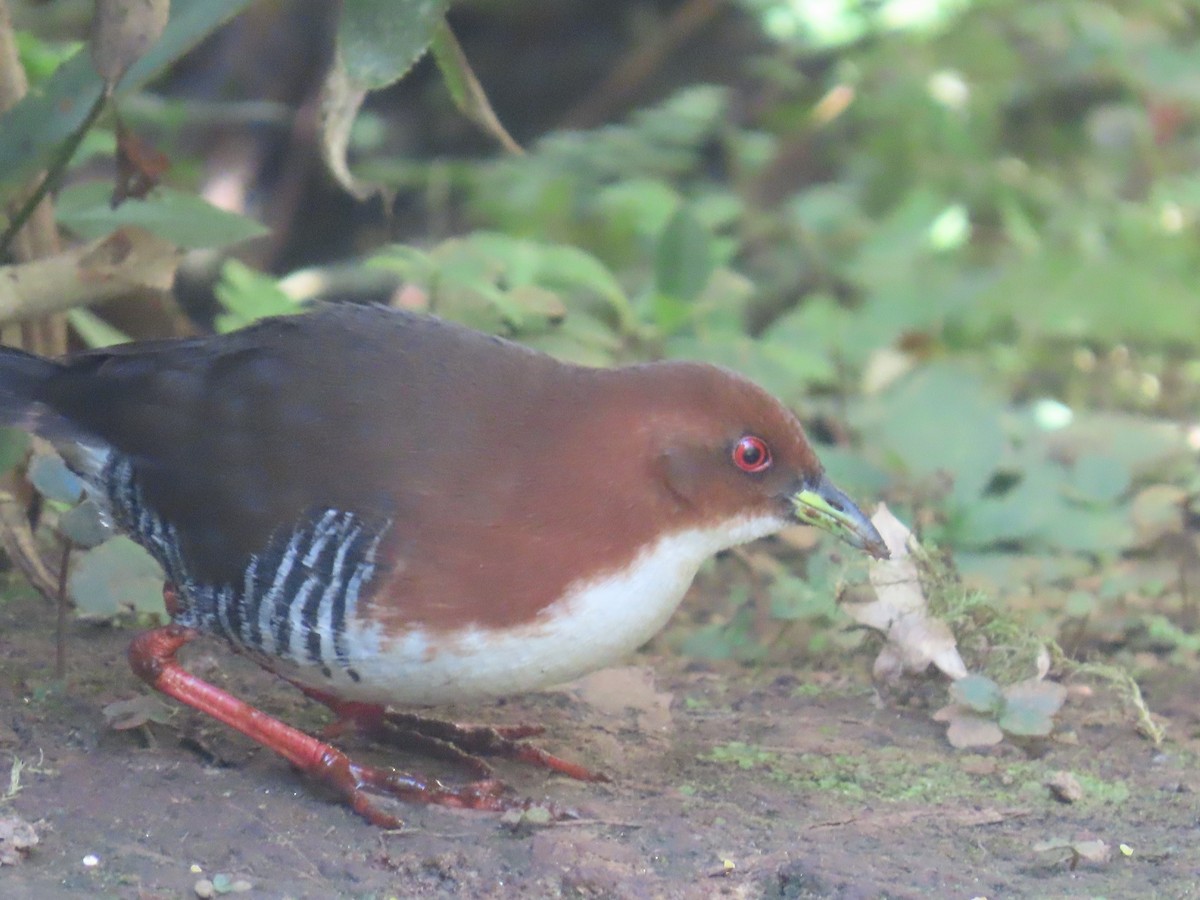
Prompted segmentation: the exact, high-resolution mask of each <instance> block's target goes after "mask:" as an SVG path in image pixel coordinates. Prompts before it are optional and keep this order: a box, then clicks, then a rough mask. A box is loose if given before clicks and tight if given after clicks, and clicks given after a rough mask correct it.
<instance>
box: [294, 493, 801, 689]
mask: <svg viewBox="0 0 1200 900" xmlns="http://www.w3.org/2000/svg"><path fill="white" fill-rule="evenodd" d="M784 524H786V523H785V522H784V521H783V520H782V519H781V518H778V517H776V516H755V517H752V518H746V517H743V518H739V519H734V520H730V521H727V522H723V523H720V524H718V525H714V526H710V527H707V528H696V529H689V530H687V531H680V532H676V533H674V534H671V535H668V536H666V537H664V538H661V539H660V540H658V541H657V542H656V543H654V544H652V545H650V546H649V547H647V548H646V549H644V550H643V551H642V553H641V554H639V556H638V557H637V558H636V559H635V560H634V561H633V563H632V564H630V565H629V566H627V567H626V568H624V569H621V570H620V571H615V572H611V573H609V574H607V575H605V576H602V577H600V578H597V579H593V580H591V581H587V582H579V583H576V584H574V585H572V586H571V587H570V588H569V589H568V591H567V592H566V594H564V596H563V597H562V598H561V599H559V600H558V601H556V602H555V603H554V604H553V605H551V606H550V607H548V608H547V609H546V610H544V611H543V612H542V613H541V615H539V616H538V618H537V620H536V621H534V622H531V623H529V624H527V625H523V626H521V627H520V628H515V629H506V630H504V631H500V630H494V629H486V628H479V627H476V626H472V627H470V628H464V629H462V630H460V631H457V632H450V633H444V632H442V633H436V634H435V633H431V632H425V631H421V630H414V631H409V632H408V633H407V634H405V635H403V636H401V637H397V638H388V637H384V636H383V635H382V634H381V632H380V629H379V628H378V626H373V627H371V628H361V627H360V628H357V629H352V630H351V631H350V632H349V633H348V634H347V638H348V641H347V644H348V649H349V650H350V655H351V657H352V659H351V663H352V666H353V668H355V669H356V670H358V672H359V673H361V675H362V679H361V682H357V683H356V682H352V681H350V680H349V679H343V678H341V677H338V674H337V673H335V675H334V680H335V681H336V682H337V691H338V693H339V695H342V696H345V697H347V698H348V699H360V700H363V701H366V702H373V703H389V704H395V705H404V704H417V705H423V704H431V705H432V704H439V703H453V702H458V701H462V700H470V699H473V698H478V697H486V696H499V695H504V694H514V693H520V692H522V691H528V690H532V689H534V688H540V687H546V686H548V685H552V684H558V683H561V682H563V681H569V680H570V679H572V678H576V677H578V676H580V675H583V674H586V673H587V672H591V671H594V670H595V669H599V668H602V667H603V666H605V665H608V664H610V663H612V662H614V661H616V660H619V659H620V658H621V657H622V656H624V655H625V654H626V653H629V652H630V651H632V650H634V649H636V648H637V647H639V646H641V645H642V644H644V643H645V642H646V641H648V640H649V639H650V638H651V637H652V636H653V635H654V634H656V633H657V632H658V631H659V630H660V629H661V628H662V627H663V625H665V624H666V622H667V619H669V618H670V616H671V613H673V612H674V611H675V609H676V607H678V606H679V602H680V600H682V599H683V595H684V594H685V593H686V592H687V589H688V587H689V586H690V585H691V583H692V579H693V578H694V577H695V576H696V572H697V570H698V569H699V568H700V564H701V563H703V562H704V560H706V559H708V558H709V557H710V556H712V555H713V554H715V553H717V552H719V551H721V550H725V549H727V548H729V547H732V546H734V545H736V544H741V543H745V542H746V541H751V540H754V539H755V538H759V537H763V536H764V535H767V534H771V533H772V532H775V531H778V530H779V529H780V528H781V527H783V525H784ZM296 674H297V675H299V676H300V677H301V678H303V679H304V680H306V681H307V680H310V679H311V678H312V677H313V675H315V673H296ZM318 677H319V676H318ZM314 683H318V682H314ZM329 683H330V682H328V681H326V682H324V685H325V686H328V685H329ZM368 685H369V686H370V687H369V688H368V687H367V686H368Z"/></svg>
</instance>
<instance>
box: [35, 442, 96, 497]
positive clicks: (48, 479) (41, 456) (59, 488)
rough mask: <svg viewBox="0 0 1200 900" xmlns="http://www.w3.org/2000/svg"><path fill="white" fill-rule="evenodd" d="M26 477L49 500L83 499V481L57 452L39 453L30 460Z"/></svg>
mask: <svg viewBox="0 0 1200 900" xmlns="http://www.w3.org/2000/svg"><path fill="white" fill-rule="evenodd" d="M25 477H26V478H28V479H29V483H30V484H32V485H33V486H34V488H36V489H37V492H38V493H39V494H41V495H42V496H43V497H45V498H47V499H48V500H57V501H59V502H60V503H72V504H73V503H78V502H79V501H80V500H82V499H83V481H82V479H80V477H79V476H78V475H76V474H75V473H74V472H72V471H71V470H70V469H68V468H67V464H66V463H65V462H63V458H62V457H61V456H59V455H58V454H57V453H38V454H37V455H35V456H34V457H33V459H31V460H30V461H29V468H28V469H26V470H25Z"/></svg>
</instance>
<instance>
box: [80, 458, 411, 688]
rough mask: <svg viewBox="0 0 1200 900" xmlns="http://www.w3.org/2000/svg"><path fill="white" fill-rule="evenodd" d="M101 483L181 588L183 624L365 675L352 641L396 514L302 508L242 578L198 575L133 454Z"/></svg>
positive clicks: (124, 524)
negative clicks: (366, 515)
mask: <svg viewBox="0 0 1200 900" xmlns="http://www.w3.org/2000/svg"><path fill="white" fill-rule="evenodd" d="M100 488H101V489H102V491H103V493H104V495H105V496H106V498H107V500H108V504H109V506H110V508H111V510H112V513H113V516H114V518H115V519H116V521H117V524H118V525H119V526H120V527H121V528H123V529H124V530H125V531H126V532H127V533H128V534H130V535H131V536H132V537H133V538H134V539H135V540H137V541H138V543H140V544H142V546H144V547H145V548H146V549H147V550H148V551H149V552H150V554H151V555H152V556H153V557H154V558H155V559H156V560H157V561H158V563H159V564H160V565H161V566H162V567H163V570H164V572H165V573H166V576H167V579H168V580H169V581H171V582H172V583H173V584H174V585H175V586H176V589H177V590H178V591H179V593H180V598H181V601H182V602H181V609H180V612H179V613H178V614H177V615H176V617H175V618H176V621H178V622H179V623H180V624H183V625H188V626H191V627H195V628H200V629H202V630H204V631H208V632H211V633H213V634H215V635H217V636H219V637H223V638H225V639H226V640H228V641H230V642H231V643H233V644H235V645H237V646H240V647H243V648H245V649H246V650H250V651H254V652H256V653H261V654H263V655H265V656H269V657H279V658H281V659H284V660H287V661H289V662H292V663H296V664H298V665H303V666H318V667H320V668H321V669H322V670H323V671H324V672H326V674H327V675H330V674H331V667H332V666H337V667H338V668H339V669H341V670H342V671H343V672H344V673H345V674H346V675H347V676H348V677H349V678H351V679H352V680H355V681H357V680H358V677H359V676H358V673H357V672H356V671H355V670H354V668H353V664H352V660H351V658H350V654H349V650H348V647H347V641H346V629H347V623H348V622H349V621H350V620H351V619H353V617H354V615H355V612H356V609H357V606H358V601H359V599H360V597H361V596H362V592H363V590H364V589H365V588H366V587H367V586H368V585H369V584H370V581H371V578H372V576H373V575H374V573H375V553H376V551H377V550H378V548H379V542H380V541H381V540H382V539H383V536H384V534H386V532H387V530H388V528H390V527H391V524H392V523H391V520H384V521H383V522H382V523H380V524H379V525H377V526H376V527H368V523H366V522H364V521H363V520H362V519H361V518H360V517H359V516H356V515H355V514H354V513H351V512H345V511H341V510H335V509H327V510H324V511H321V512H320V513H319V514H318V515H314V516H311V517H305V518H304V519H302V520H301V521H300V522H299V523H297V524H296V525H295V526H294V528H293V529H292V531H290V532H286V533H278V534H276V535H275V536H273V537H272V538H271V540H270V541H268V543H267V546H266V547H264V548H263V549H262V550H261V551H260V552H258V553H254V554H252V555H251V557H250V560H249V563H248V565H247V566H246V569H245V573H244V575H243V577H242V579H241V581H240V583H238V584H219V585H214V584H208V583H204V582H201V581H198V580H197V579H196V578H195V577H194V576H193V574H192V572H191V570H190V568H189V566H188V565H187V560H186V559H185V558H184V556H183V553H182V550H181V545H180V542H179V536H178V534H177V530H176V529H175V527H174V526H173V525H172V524H171V523H169V522H165V521H163V519H162V518H161V517H160V516H158V515H156V514H155V513H154V512H153V511H152V510H150V509H149V508H148V507H147V505H146V504H145V502H144V498H143V496H142V491H141V489H140V487H139V485H138V482H137V473H136V469H135V467H134V464H133V461H132V460H131V459H129V458H128V457H126V456H123V455H119V454H112V455H111V456H110V458H109V460H108V461H107V463H106V465H105V466H104V469H103V475H102V478H101V484H100Z"/></svg>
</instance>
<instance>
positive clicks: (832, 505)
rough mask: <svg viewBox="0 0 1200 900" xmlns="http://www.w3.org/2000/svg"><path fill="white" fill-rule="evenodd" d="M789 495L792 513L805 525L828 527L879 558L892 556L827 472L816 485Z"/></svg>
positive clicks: (854, 545)
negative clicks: (827, 475)
mask: <svg viewBox="0 0 1200 900" xmlns="http://www.w3.org/2000/svg"><path fill="white" fill-rule="evenodd" d="M788 499H789V500H791V503H792V512H793V515H795V517H796V518H797V519H798V520H799V521H801V522H803V523H804V524H805V525H812V526H814V527H816V528H820V529H822V530H823V531H828V532H829V533H830V534H832V535H836V536H837V537H839V538H841V539H842V540H843V541H845V542H846V543H847V544H849V545H850V546H852V547H857V548H858V549H859V550H865V551H866V552H867V553H870V554H871V555H872V556H873V557H875V558H876V559H887V558H888V557H889V556H891V553H890V552H889V551H888V548H887V545H886V544H885V543H884V542H883V538H882V537H881V536H880V534H879V532H878V531H877V530H876V528H875V526H874V525H872V524H871V520H870V519H868V518H867V517H866V516H865V515H863V511H862V510H861V509H859V508H858V507H857V506H855V505H854V502H853V501H852V500H851V499H850V498H849V497H847V496H846V495H845V494H843V493H842V492H841V491H840V490H838V489H837V488H836V487H834V485H833V482H831V481H830V480H829V479H828V478H826V477H825V476H824V475H822V476H821V480H820V481H818V482H817V483H816V484H815V485H811V486H806V487H804V488H802V489H801V490H799V491H797V492H796V493H794V494H791V495H789V497H788Z"/></svg>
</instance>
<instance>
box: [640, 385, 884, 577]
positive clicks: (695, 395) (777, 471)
mask: <svg viewBox="0 0 1200 900" xmlns="http://www.w3.org/2000/svg"><path fill="white" fill-rule="evenodd" d="M659 365H661V366H663V370H662V374H663V380H662V384H663V388H664V390H663V393H662V395H661V398H660V399H663V400H665V401H666V402H667V404H668V407H667V409H668V410H669V408H670V405H671V404H676V406H675V409H677V410H680V411H682V410H685V409H686V410H687V414H686V416H682V415H681V416H678V417H677V416H674V415H672V414H671V413H670V412H669V411H666V412H664V414H663V415H664V417H666V418H668V419H670V420H672V421H670V424H669V425H668V426H667V427H665V428H663V429H662V430H661V431H660V432H659V433H660V434H661V435H662V437H661V446H660V448H659V455H660V459H661V463H662V467H663V468H662V472H663V476H664V479H665V482H666V485H667V488H668V489H669V491H670V492H671V493H672V494H674V495H675V496H676V497H677V498H678V499H679V501H681V503H683V504H685V505H687V506H688V507H690V508H691V509H692V510H694V512H695V514H697V515H701V516H702V517H703V518H705V519H708V520H710V521H729V520H734V519H736V518H737V517H739V516H744V517H746V518H747V519H754V520H756V521H759V522H762V523H764V524H763V525H762V526H761V527H759V528H758V529H757V530H758V531H762V532H764V533H767V532H769V531H774V530H778V528H782V527H784V526H786V525H788V524H803V525H811V526H813V527H816V528H820V529H821V530H823V531H827V532H829V533H830V534H832V535H834V536H836V537H838V538H841V539H842V540H843V541H845V542H846V543H848V544H850V545H851V546H853V547H856V548H858V549H860V550H864V551H866V552H867V553H869V554H871V555H872V556H874V557H876V558H880V559H882V558H886V557H887V556H888V550H887V547H886V545H885V544H884V542H883V538H882V537H880V535H879V532H878V531H877V530H876V529H875V526H874V525H872V524H871V521H870V519H868V518H867V517H866V515H864V514H863V512H862V511H861V510H860V509H859V508H858V506H856V505H855V504H854V502H853V501H852V500H850V498H849V497H847V496H846V495H845V494H844V493H843V492H842V491H841V490H840V489H838V488H837V487H836V486H835V485H834V484H833V482H831V481H830V480H829V478H828V477H827V476H826V475H825V472H824V469H823V468H822V466H821V463H820V461H819V460H818V459H817V455H816V453H815V452H814V451H813V449H812V447H811V445H810V444H809V442H808V439H807V437H806V436H805V434H804V429H803V427H802V426H801V425H800V422H799V420H798V419H797V418H796V416H795V415H794V414H793V413H792V412H791V411H790V410H789V409H787V407H785V406H784V405H783V404H782V403H780V402H779V401H778V400H776V399H775V398H774V397H772V396H771V395H770V394H768V393H767V392H766V391H764V390H763V389H762V388H760V387H758V386H757V385H755V384H754V383H753V382H750V381H748V380H747V379H745V378H743V377H741V376H739V375H736V374H734V373H732V372H729V371H726V370H725V369H721V368H717V367H714V366H707V365H702V364H696V363H663V364H659ZM677 392H678V393H677ZM772 525H773V527H772Z"/></svg>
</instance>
